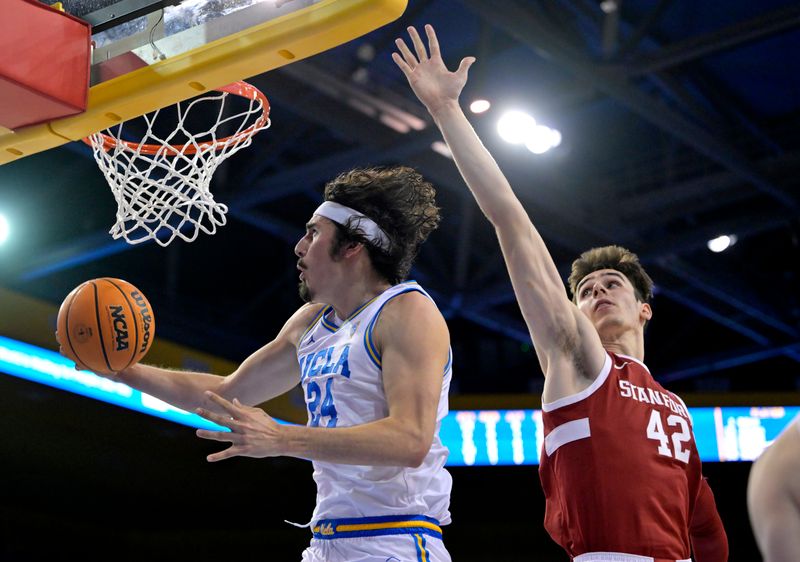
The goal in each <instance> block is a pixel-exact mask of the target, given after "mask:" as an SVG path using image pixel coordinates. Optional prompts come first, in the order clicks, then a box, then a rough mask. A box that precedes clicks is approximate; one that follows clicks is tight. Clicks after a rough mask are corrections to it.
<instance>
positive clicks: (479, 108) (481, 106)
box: [469, 99, 492, 113]
mask: <svg viewBox="0 0 800 562" xmlns="http://www.w3.org/2000/svg"><path fill="white" fill-rule="evenodd" d="M490 107H492V104H491V102H490V101H489V100H484V99H480V100H475V101H473V102H472V103H471V104H469V110H470V111H471V112H472V113H483V112H484V111H488V110H489V108H490Z"/></svg>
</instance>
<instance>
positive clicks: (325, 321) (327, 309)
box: [320, 305, 339, 333]
mask: <svg viewBox="0 0 800 562" xmlns="http://www.w3.org/2000/svg"><path fill="white" fill-rule="evenodd" d="M332 310H333V307H332V306H331V305H328V306H326V307H325V312H324V313H323V314H322V319H321V320H320V322H321V323H322V326H323V327H324V328H326V329H327V330H328V331H329V332H333V333H336V330H338V329H339V326H337V325H336V324H334V323H333V322H329V321H328V319H327V318H326V316H327V315H328V313H329V312H330V311H332Z"/></svg>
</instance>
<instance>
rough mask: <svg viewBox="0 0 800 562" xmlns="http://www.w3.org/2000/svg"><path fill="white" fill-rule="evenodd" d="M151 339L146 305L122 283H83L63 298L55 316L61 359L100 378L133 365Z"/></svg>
mask: <svg viewBox="0 0 800 562" xmlns="http://www.w3.org/2000/svg"><path fill="white" fill-rule="evenodd" d="M154 334H155V319H154V317H153V310H152V308H151V307H150V303H149V302H148V300H147V299H146V298H145V296H144V294H142V292H141V291H140V290H138V289H137V288H136V287H134V286H133V285H131V284H130V283H128V282H127V281H123V280H122V279H114V278H111V277H103V278H100V279H92V280H90V281H86V282H85V283H82V284H81V285H79V286H78V287H76V288H75V289H73V290H72V292H70V293H69V294H68V295H67V297H66V298H65V299H64V302H63V303H61V308H60V309H59V311H58V322H57V331H56V339H57V340H58V343H59V344H60V345H61V350H62V353H64V354H65V355H66V356H68V357H69V358H70V359H72V360H73V361H75V363H76V364H78V366H79V367H86V368H88V369H90V370H92V371H96V372H99V373H110V372H117V371H122V370H123V369H126V368H128V367H130V366H131V365H135V364H136V363H137V362H138V361H140V360H141V359H142V358H143V357H144V356H145V354H146V353H147V351H148V350H149V349H150V345H151V344H152V343H153V336H154Z"/></svg>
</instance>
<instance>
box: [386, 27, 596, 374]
mask: <svg viewBox="0 0 800 562" xmlns="http://www.w3.org/2000/svg"><path fill="white" fill-rule="evenodd" d="M425 31H426V34H427V37H428V46H429V50H428V49H426V47H425V45H424V43H423V41H422V39H421V38H420V36H419V34H418V33H417V31H416V30H415V29H414V28H413V27H410V28H409V29H408V32H409V36H410V38H411V42H412V45H413V48H414V52H412V51H411V49H410V48H409V47H408V46H407V45H406V43H405V42H404V41H403V40H402V39H398V40H397V47H398V49H399V51H400V53H394V54H393V55H392V58H393V59H394V61H395V63H396V64H397V66H398V67H400V69H401V70H402V71H403V73H404V74H405V76H406V78H407V79H408V82H409V84H410V85H411V88H412V90H414V93H415V94H416V95H417V97H418V98H419V99H420V101H421V102H422V103H423V104H424V105H425V107H427V108H428V111H429V112H430V114H431V116H432V117H433V119H434V121H435V122H436V125H437V126H438V127H439V129H440V130H441V131H442V134H443V136H444V139H445V141H446V142H447V144H448V146H449V147H450V150H451V152H452V153H453V158H454V160H455V162H456V165H457V166H458V169H459V171H460V172H461V175H462V176H463V178H464V180H465V181H466V183H467V186H468V187H469V189H470V191H471V192H472V194H473V195H474V196H475V199H476V201H477V202H478V204H479V205H480V207H481V210H482V211H483V213H484V214H485V215H486V217H487V218H488V219H489V221H490V222H491V223H492V225H493V226H494V228H495V230H496V232H497V237H498V239H499V242H500V248H501V250H502V252H503V257H504V258H505V261H506V265H507V267H508V271H509V274H510V277H511V282H512V284H513V286H514V292H515V293H516V296H517V301H518V302H519V305H520V308H521V310H522V314H523V317H524V318H525V322H526V323H527V325H528V329H529V331H530V333H531V337H532V338H533V342H534V345H535V348H536V352H537V355H538V357H539V362H540V364H541V366H542V370H543V372H544V374H545V376H548V374H549V372H550V371H551V370H552V371H554V372H556V371H557V372H559V373H564V372H565V370H566V371H569V370H570V368H571V367H570V365H575V363H577V364H578V365H577V368H578V370H579V371H581V372H582V373H583V374H585V375H586V376H589V377H593V376H596V374H597V373H599V372H600V369H601V368H602V365H603V361H604V360H605V352H604V351H603V348H602V345H601V343H600V338H599V336H598V335H597V333H596V331H595V330H594V328H593V327H592V325H591V323H590V322H589V321H588V320H587V319H586V318H585V317H584V316H583V315H582V314H581V313H580V312H579V311H578V309H577V308H576V307H575V306H573V305H572V303H571V302H570V300H569V298H568V297H567V294H566V290H565V288H564V284H563V282H562V280H561V278H560V276H559V273H558V270H557V268H556V266H555V264H554V263H553V260H552V258H551V256H550V253H549V252H548V250H547V247H546V246H545V244H544V241H543V240H542V238H541V236H540V235H539V233H538V232H537V230H536V228H534V226H533V224H532V222H531V220H530V218H529V217H528V214H527V213H526V212H525V209H524V208H523V206H522V204H521V203H520V201H519V199H517V197H516V195H515V194H514V192H513V190H512V189H511V186H510V185H509V183H508V180H507V179H506V177H505V176H504V175H503V173H502V171H501V170H500V168H499V166H498V165H497V163H496V162H495V160H494V158H493V157H492V155H491V154H490V153H489V151H488V150H486V148H485V147H484V146H483V143H482V142H481V140H480V138H478V135H477V134H476V132H475V130H474V129H473V128H472V125H470V123H469V121H468V120H467V118H466V116H465V115H464V112H463V111H462V110H461V107H460V105H459V102H458V97H459V95H460V94H461V90H462V89H463V87H464V85H465V84H466V81H467V72H468V70H469V67H470V66H471V65H472V63H473V62H474V60H475V59H473V58H472V57H468V58H465V59H463V60H462V61H461V64H460V65H459V67H458V70H456V71H455V72H450V71H449V70H447V68H446V67H445V65H444V62H443V61H442V57H441V52H440V49H439V43H438V40H437V38H436V34H435V32H434V30H433V28H432V27H431V26H429V25H427V26H425ZM565 358H566V359H567V360H566V361H565V360H564V359H565ZM575 359H577V361H575Z"/></svg>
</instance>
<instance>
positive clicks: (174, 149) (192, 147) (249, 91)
mask: <svg viewBox="0 0 800 562" xmlns="http://www.w3.org/2000/svg"><path fill="white" fill-rule="evenodd" d="M215 90H216V91H218V92H227V93H229V94H233V95H236V96H240V97H243V98H247V99H257V100H259V101H260V102H261V109H262V114H261V116H260V117H259V118H258V119H257V120H256V122H255V123H253V124H252V125H250V126H249V127H247V128H246V129H245V130H243V131H239V132H238V133H236V134H235V135H231V136H229V137H225V138H222V139H217V140H215V141H206V142H201V143H198V144H176V145H172V144H167V145H163V144H142V143H138V142H133V141H126V140H122V139H117V138H115V137H112V136H111V135H107V134H105V133H97V135H99V136H100V138H102V139H103V146H102V148H103V150H105V151H106V152H108V151H109V150H111V149H113V148H115V147H116V146H118V145H120V144H123V145H125V146H126V147H127V148H129V149H131V150H133V151H138V152H140V153H142V154H150V155H152V154H157V153H158V152H164V148H165V147H167V150H166V153H167V154H172V155H178V154H196V153H197V151H199V150H206V149H208V148H213V149H214V150H217V149H218V148H221V147H223V146H225V145H226V144H228V142H230V141H234V142H238V141H240V140H242V139H246V138H248V137H250V136H252V135H254V134H255V133H256V131H257V130H258V129H260V128H261V127H263V126H264V124H265V123H266V122H267V120H268V119H269V101H268V100H267V96H265V95H264V94H263V93H262V92H261V90H259V89H258V88H256V87H255V86H253V85H252V84H248V83H247V82H234V83H232V84H228V85H227V86H222V87H220V88H215ZM83 142H85V143H86V144H88V145H90V146H91V145H92V141H91V140H90V138H89V137H86V138H84V139H83Z"/></svg>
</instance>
